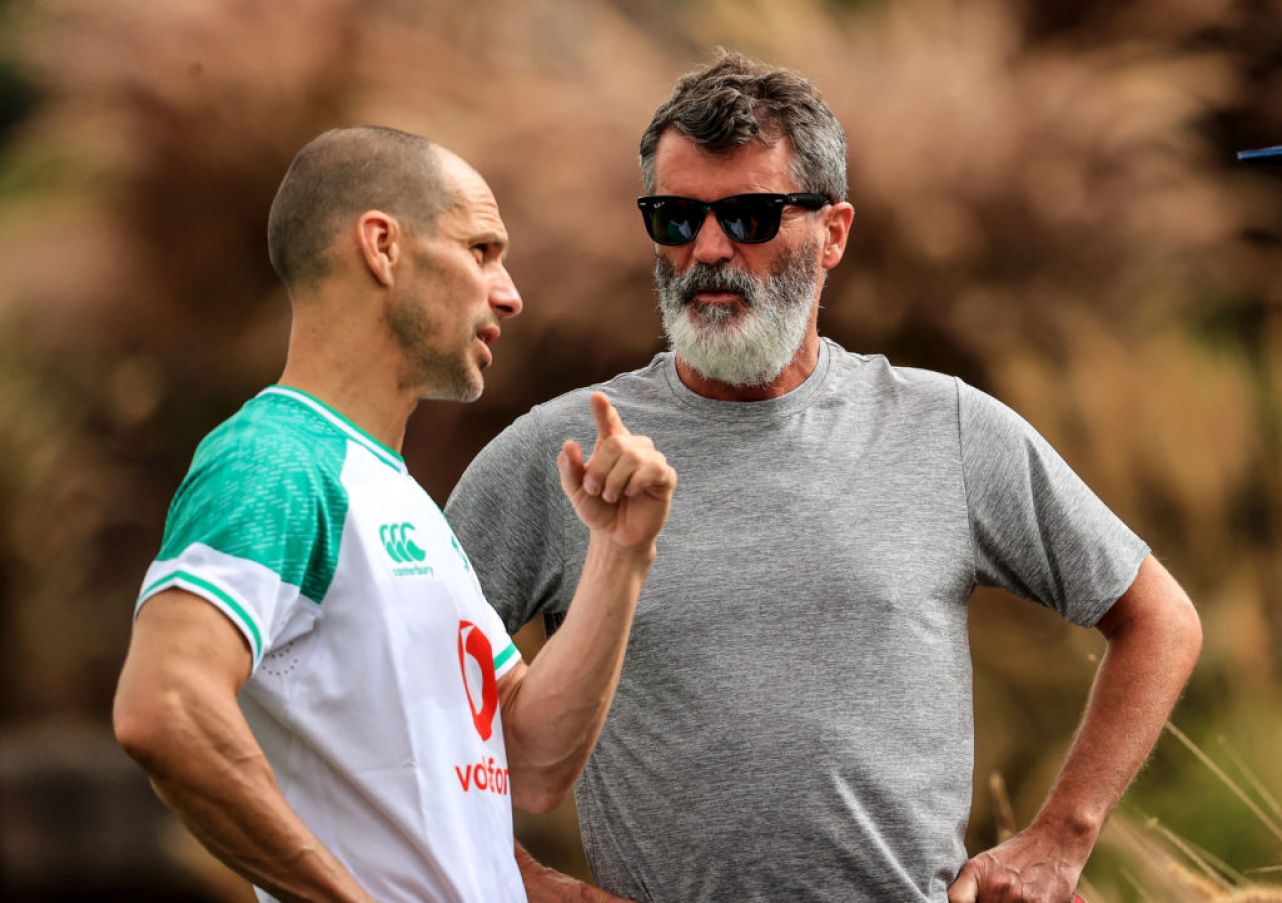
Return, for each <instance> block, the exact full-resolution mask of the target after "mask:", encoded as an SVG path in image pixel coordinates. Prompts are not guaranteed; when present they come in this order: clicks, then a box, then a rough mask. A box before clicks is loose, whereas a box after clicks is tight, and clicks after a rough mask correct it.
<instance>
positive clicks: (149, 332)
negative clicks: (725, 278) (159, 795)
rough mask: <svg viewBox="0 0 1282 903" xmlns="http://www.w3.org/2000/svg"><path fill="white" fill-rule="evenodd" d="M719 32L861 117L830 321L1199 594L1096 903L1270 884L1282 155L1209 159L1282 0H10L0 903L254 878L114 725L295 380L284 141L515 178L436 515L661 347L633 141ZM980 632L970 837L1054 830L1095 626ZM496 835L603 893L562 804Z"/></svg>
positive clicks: (411, 458) (1268, 85) (4, 159)
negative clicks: (136, 642) (358, 134)
mask: <svg viewBox="0 0 1282 903" xmlns="http://www.w3.org/2000/svg"><path fill="white" fill-rule="evenodd" d="M717 45H721V46H725V47H728V48H733V49H736V50H741V51H744V52H746V53H749V54H752V55H756V56H759V57H761V58H764V59H766V60H768V61H770V62H773V63H777V64H781V65H786V66H790V67H792V68H796V69H798V70H800V71H801V72H802V73H804V74H805V75H806V76H808V77H809V78H810V79H811V80H812V81H813V82H814V83H815V84H816V85H817V86H818V87H819V88H820V89H821V90H822V91H823V92H824V95H825V97H826V99H827V100H828V103H829V104H830V105H831V107H832V108H833V110H834V111H835V112H836V114H837V116H838V118H840V119H841V121H842V122H843V123H844V124H845V126H846V129H847V131H848V133H849V138H850V165H851V200H852V201H853V203H854V205H855V208H856V220H855V232H854V234H853V237H852V241H851V244H850V248H849V251H848V253H847V257H846V260H845V262H844V263H843V264H842V266H841V267H840V268H839V269H838V270H837V271H836V272H835V273H834V274H833V276H832V278H831V280H830V282H829V286H828V289H827V291H826V293H825V295H824V307H825V309H824V311H823V314H822V316H821V320H820V326H821V330H822V331H823V332H825V333H826V334H828V335H830V336H832V337H834V338H836V339H837V340H839V341H840V342H842V343H843V344H844V345H845V346H846V347H848V348H850V349H852V350H856V351H861V352H880V353H885V354H886V355H888V356H889V357H890V359H891V360H892V361H893V362H895V363H898V364H905V365H914V366H922V367H929V368H932V369H937V370H944V371H947V372H950V373H956V374H958V375H960V376H962V377H964V378H965V379H966V380H968V381H969V382H971V383H972V384H974V385H977V386H979V387H981V388H983V389H985V390H987V391H989V392H991V393H993V394H995V395H997V396H998V397H1000V398H1002V399H1003V400H1005V401H1006V402H1007V403H1009V404H1011V405H1012V406H1013V407H1015V408H1016V409H1017V410H1019V411H1020V412H1021V413H1022V414H1023V415H1024V416H1025V417H1026V418H1027V419H1029V420H1030V421H1031V422H1032V423H1033V424H1034V425H1035V426H1036V427H1038V428H1039V429H1040V430H1041V431H1042V432H1043V433H1044V434H1045V435H1046V436H1047V437H1048V438H1049V439H1050V440H1051V441H1052V442H1053V443H1054V444H1055V445H1056V446H1057V447H1058V448H1059V449H1060V451H1061V452H1062V453H1063V454H1064V456H1065V457H1066V458H1067V459H1068V461H1069V462H1070V464H1072V465H1073V466H1074V467H1075V468H1076V469H1077V470H1078V471H1079V472H1080V473H1081V474H1082V475H1083V476H1084V477H1085V478H1086V480H1087V481H1088V482H1089V483H1090V484H1091V485H1092V486H1093V487H1094V488H1095V489H1096V491H1097V492H1098V493H1099V494H1100V495H1101V496H1102V497H1103V498H1104V500H1105V501H1106V502H1107V503H1108V504H1109V505H1111V506H1112V507H1113V509H1114V510H1116V511H1117V512H1118V513H1119V514H1120V515H1121V516H1122V517H1123V518H1124V519H1125V520H1126V521H1127V522H1128V523H1130V524H1131V525H1132V526H1133V527H1134V528H1135V529H1136V530H1137V531H1138V532H1139V533H1140V534H1141V535H1143V536H1144V537H1145V538H1147V539H1148V541H1149V542H1150V543H1151V545H1152V546H1153V548H1154V551H1155V552H1156V553H1157V555H1158V556H1159V557H1161V558H1162V559H1163V560H1164V561H1165V563H1166V564H1167V566H1168V567H1169V568H1170V569H1171V571H1172V572H1173V573H1174V574H1175V575H1176V576H1177V578H1178V579H1180V580H1181V581H1182V583H1183V584H1184V586H1185V587H1186V588H1187V589H1188V591H1189V593H1190V595H1191V596H1192V597H1193V598H1194V600H1195V601H1196V602H1197V604H1198V607H1199V609H1200V611H1201V614H1202V618H1203V623H1204V627H1205V632H1206V647H1205V652H1204V653H1203V656H1202V660H1201V663H1200V665H1199V667H1198V670H1197V673H1196V675H1195V677H1194V679H1193V682H1192V684H1191V686H1190V688H1189V690H1188V692H1187V694H1186V698H1185V699H1184V701H1183V702H1182V703H1181V704H1180V706H1179V707H1178V708H1177V709H1176V712H1175V714H1174V715H1173V717H1172V721H1173V725H1172V728H1173V730H1170V731H1168V732H1167V733H1165V734H1164V735H1163V737H1162V739H1161V741H1160V742H1159V744H1158V747H1157V750H1156V752H1155V754H1154V756H1153V758H1152V761H1151V763H1150V764H1149V766H1148V768H1147V769H1146V771H1145V772H1144V773H1143V774H1141V776H1140V778H1139V780H1138V781H1137V783H1136V785H1135V786H1134V788H1133V789H1132V791H1131V793H1130V794H1129V795H1128V797H1127V799H1126V801H1125V802H1124V803H1123V805H1122V807H1121V809H1120V810H1119V812H1118V815H1117V816H1116V817H1115V818H1114V820H1113V822H1112V823H1111V826H1110V828H1109V829H1108V831H1107V833H1106V834H1105V837H1104V839H1103V842H1102V843H1101V846H1100V849H1099V850H1098V852H1097V854H1096V856H1095V857H1094V858H1093V859H1092V861H1091V864H1090V865H1089V867H1088V870H1087V879H1088V884H1087V885H1085V887H1087V888H1088V889H1089V891H1090V893H1088V897H1089V898H1090V899H1092V900H1093V901H1094V900H1133V899H1149V900H1185V899H1187V900H1202V899H1241V900H1245V899H1252V900H1263V899H1282V894H1279V895H1278V896H1274V894H1273V892H1269V891H1267V888H1268V887H1269V886H1270V885H1272V886H1273V887H1275V888H1276V887H1278V886H1279V885H1282V827H1279V825H1282V809H1280V808H1279V806H1278V804H1277V802H1276V800H1277V797H1279V796H1282V754H1279V750H1282V705H1280V703H1282V544H1280V543H1279V539H1280V538H1282V466H1280V465H1282V454H1280V453H1279V452H1280V450H1282V176H1280V175H1279V174H1282V168H1279V169H1275V170H1272V171H1270V170H1268V169H1261V168H1256V169H1247V168H1244V167H1242V166H1239V165H1237V164H1235V163H1234V160H1233V151H1234V150H1235V149H1238V148H1245V147H1258V146H1261V145H1267V144H1278V143H1282V4H1280V3H1278V2H1277V0H1122V2H1105V0H1073V2H1067V0H1026V2H1019V0H974V2H966V3H961V2H947V0H897V2H894V3H891V2H888V0H863V2H832V0H830V2H818V0H810V2H804V0H803V2H790V3H786V4H785V3H771V2H766V0H760V2H753V0H701V2H676V0H582V2H575V3H562V2H551V0H491V2H486V3H472V4H455V3H446V2H418V0H383V2H358V0H275V2H272V3H258V2H252V0H240V2H235V0H171V2H167V3H156V2H151V0H115V2H112V3H110V4H104V3H97V2H92V0H45V2H19V0H0V462H3V466H2V467H0V512H3V516H2V517H0V529H2V530H3V533H2V534H0V687H2V688H3V690H2V691H0V898H4V899H12V900H30V901H53V900H108V899H113V900H119V899H131V900H193V901H234V900H245V899H251V897H248V896H247V891H246V887H245V885H244V883H243V882H241V881H240V880H239V879H238V878H236V877H235V876H232V875H230V873H228V872H227V871H226V870H224V869H222V868H221V867H220V866H218V865H217V864H216V863H214V862H212V860H210V859H209V858H208V857H207V856H206V855H205V854H203V852H202V851H201V849H200V848H199V847H198V846H197V845H196V844H195V842H194V841H192V840H191V839H190V838H189V837H188V835H187V834H186V833H185V831H184V830H183V829H182V828H181V827H180V826H179V825H178V824H177V823H176V822H175V821H174V820H173V819H172V818H171V817H170V816H169V815H168V814H167V812H166V811H165V810H164V809H163V808H162V807H161V806H160V805H159V804H158V803H157V802H156V801H155V800H154V798H153V797H152V795H151V793H150V791H149V789H148V787H147V784H146V781H145V778H144V777H143V775H142V772H141V771H140V770H139V769H138V768H137V767H135V766H134V765H133V764H132V763H131V762H130V761H129V760H127V759H126V758H125V757H124V756H123V754H122V753H120V752H119V751H118V750H117V749H116V748H115V746H114V743H113V742H112V739H111V733H110V727H109V713H110V706H111V699H112V694H113V691H114V686H115V679H116V676H117V673H118V671H119V668H120V665H121V662H122V660H123V656H124V652H125V648H126V644H127V642H128V636H129V628H130V615H131V610H132V605H133V600H134V597H135V594H136V592H137V590H138V586H139V582H140V580H141V577H142V574H143V572H144V570H145V568H146V566H147V564H148V562H149V561H150V559H151V557H152V555H153V554H154V553H155V551H156V550H157V548H158V546H159V541H160V536H161V530H162V526H163V522H164V517H165V511H166V508H167V506H168V503H169V500H170V497H171V495H172V493H173V491H174V489H175V488H176V487H177V485H178V483H179V481H180V480H181V479H182V476H183V474H184V472H185V470H186V467H187V465H188V463H189V461H190V457H191V454H192V451H193V450H194V448H195V445H196V443H197V442H198V441H199V439H200V438H201V437H202V436H203V435H204V434H205V433H206V432H207V431H208V430H209V429H210V428H211V427H212V426H213V425H215V424H216V423H217V422H219V421H220V420H222V419H223V418H225V417H227V416H228V415H230V414H231V413H232V412H233V411H234V410H235V409H236V408H237V407H239V405H240V404H241V403H242V402H243V401H244V400H245V399H246V398H247V397H249V396H250V395H252V394H253V393H255V392H257V391H258V390H259V389H260V388H261V387H263V386H264V385H267V384H269V383H271V382H273V381H274V380H275V378H276V376H277V375H278V373H279V371H280V368H281V365H282V363H283V355H284V349H285V342H286V336H287V331H288V319H289V311H288V304H287V301H286V299H285V297H284V295H283V293H282V291H281V290H280V288H279V286H278V285H277V284H276V281H275V278H274V276H273V274H272V272H271V270H270V268H269V265H268V262H267V256H266V250H265V238H264V235H265V226H266V214H267V209H268V205H269V203H270V200H271V197H272V194H273V192H274V190H275V187H276V185H277V183H278V181H279V180H280V178H281V176H282V175H283V173H284V170H285V168H286V166H287V164H288V162H289V160H290V159H291V157H292V156H293V154H294V152H295V151H296V150H297V149H298V148H299V147H300V146H301V145H302V144H304V143H305V142H306V141H307V140H309V139H310V138H312V137H313V136H314V135H316V134H317V133H319V132H320V131H322V130H324V129H326V128H329V127H331V126H335V125H343V124H357V123H382V124H387V125H393V126H397V127H400V128H403V129H408V130H411V131H416V132H421V133H423V134H426V135H428V136H429V137H431V138H433V139H435V140H437V141H439V142H441V143H443V144H445V145H446V146H448V147H450V148H452V149H453V150H455V151H457V152H459V153H460V154H462V155H463V156H464V157H465V158H467V159H468V160H469V161H471V162H472V163H473V164H475V165H476V166H477V168H478V169H479V170H480V171H481V172H482V173H483V174H484V175H485V176H486V177H487V178H488V179H489V181H490V183H491V186H492V187H493V189H494V191H495V194H496V196H497V197H498V199H499V203H500V205H501V207H502V211H503V215H504V218H505V220H506V223H507V225H508V228H509V230H510V232H511V234H512V237H513V247H512V255H511V259H510V269H511V271H512V273H513V275H514V277H515V279H516V281H517V284H518V285H519V287H520V288H521V290H522V293H523V295H524V298H525V302H526V309H525V313H524V314H523V315H522V316H521V318H520V319H519V320H518V321H515V322H514V323H513V324H511V325H509V327H508V328H507V329H505V330H504V338H503V340H502V344H501V346H500V349H499V353H498V357H497V363H496V364H495V366H494V367H493V368H492V369H491V370H490V371H489V373H488V377H487V389H486V392H485V396H484V398H483V399H482V400H481V401H480V402H478V403H476V404H473V405H468V406H458V405H453V406H451V405H426V406H424V409H423V410H421V411H420V412H419V413H418V414H417V415H416V417H415V419H414V420H413V421H412V422H411V424H410V430H409V435H408V436H407V439H406V457H407V460H408V462H409V464H410V467H411V470H412V471H413V472H414V474H415V475H416V476H417V477H418V478H419V479H420V480H421V482H422V483H423V484H424V485H425V486H426V487H427V488H428V490H429V491H430V492H431V493H432V495H433V496H434V497H435V498H437V499H438V500H440V501H442V502H443V500H444V499H445V497H446V495H447V494H448V493H449V490H450V489H451V488H452V486H453V484H454V481H455V480H456V479H457V477H458V476H459V474H460V473H461V472H462V470H463V468H464V467H465V466H466V464H467V462H468V461H469V460H470V459H471V457H472V456H473V455H474V454H475V453H476V452H477V451H478V450H479V449H480V448H481V447H482V445H484V443H485V442H486V441H488V440H489V439H490V438H491V437H492V436H493V435H494V434H495V433H497V432H498V431H499V430H500V429H502V428H503V427H504V426H505V425H507V424H508V423H509V422H510V421H511V420H512V419H513V418H514V417H516V416H517V415H518V414H520V413H522V412H524V411H525V410H527V409H528V408H529V407H530V406H531V405H533V404H535V403H537V402H539V401H543V400H545V399H547V398H549V397H551V396H553V395H556V394H558V393H560V392H563V391H565V390H567V389H570V388H572V387H575V386H579V385H583V384H586V383H589V382H591V381H594V380H597V379H601V378H605V377H608V376H610V375H612V374H614V373H616V372H618V371H621V370H627V369H632V368H635V367H638V366H640V365H642V364H644V363H645V362H646V361H647V360H648V359H649V358H650V357H651V355H652V354H653V353H655V352H656V351H657V350H659V349H660V348H661V347H662V345H663V343H662V339H661V335H660V326H659V318H658V315H657V313H656V311H655V309H654V302H653V298H652V293H651V278H650V267H651V246H650V245H649V243H648V242H647V240H646V239H645V236H644V233H643V231H642V228H641V223H640V222H639V217H638V215H637V213H636V209H635V206H634V203H633V198H634V197H635V196H636V195H637V194H639V193H640V188H641V186H640V179H639V175H638V171H637V166H636V147H637V142H638V139H639V137H640V133H641V130H642V129H643V127H644V126H645V124H646V123H647V122H648V120H649V117H650V115H651V113H652V112H653V110H654V108H655V107H656V106H657V105H658V104H659V103H660V102H661V101H662V100H663V99H664V98H665V97H666V96H667V94H668V92H669V90H670V87H671V85H672V82H673V81H674V79H675V78H676V77H677V76H678V75H679V74H681V73H682V72H684V71H686V70H688V69H691V68H694V67H696V66H698V65H700V64H702V63H704V62H706V61H708V60H709V59H711V58H712V56H713V54H714V49H713V48H715V47H716V46H717ZM972 634H973V641H974V656H975V667H976V675H975V685H976V702H975V705H976V724H977V736H976V746H977V751H976V753H977V755H976V773H975V776H976V783H975V798H974V810H973V816H972V819H971V825H970V830H969V836H968V843H969V845H970V847H971V849H972V851H978V850H979V849H982V848H984V847H986V846H988V845H991V844H992V843H994V842H995V841H996V840H997V839H998V838H999V837H1002V836H1004V834H1005V833H1007V832H1009V831H1010V830H1012V829H1013V828H1014V827H1016V826H1019V825H1022V824H1024V823H1025V822H1026V821H1027V819H1028V818H1029V817H1031V815H1032V814H1033V813H1034V812H1035V810H1036V808H1037V805H1038V803H1039V801H1040V800H1041V798H1042V796H1043V794H1044V793H1045V791H1046V789H1047V788H1048V786H1049V783H1050V781H1051V779H1052V777H1053V775H1054V773H1055V771H1056V769H1057V767H1058V764H1059V760H1060V757H1061V756H1062V754H1063V752H1064V750H1065V748H1066V746H1067V743H1068V742H1069V739H1070V737H1071V733H1072V730H1073V727H1074V725H1075V723H1076V719H1077V715H1078V713H1079V711H1080V709H1081V706H1082V704H1083V701H1084V699H1085V694H1086V691H1087V688H1088V686H1089V682H1090V679H1091V676H1092V674H1093V671H1094V667H1095V664H1096V658H1095V657H1096V656H1097V655H1098V654H1099V653H1100V651H1101V649H1102V645H1101V643H1100V642H1099V640H1098V638H1097V637H1096V636H1095V635H1094V632H1092V631H1082V630H1077V629H1074V628H1071V627H1068V626H1066V625H1064V624H1062V623H1060V622H1059V621H1058V620H1057V619H1056V618H1055V617H1054V616H1052V615H1049V614H1048V613H1046V612H1044V611H1042V610H1040V609H1039V608H1037V607H1036V606H1032V605H1028V604H1027V603H1023V602H1019V601H1017V600H1014V599H1011V598H1010V597H1006V596H1002V595H1000V594H997V593H991V594H988V593H981V594H979V595H978V596H977V597H976V600H975V604H974V607H973V616H972ZM539 639H540V638H539V637H538V636H536V635H534V634H531V633H527V632H523V634H522V636H521V637H520V642H521V643H522V646H523V648H524V650H525V652H526V654H527V657H528V656H529V655H531V654H533V653H534V651H535V650H536V649H537V646H538V643H539ZM519 830H520V833H521V835H522V836H523V838H524V839H525V840H526V841H527V842H528V844H529V845H530V847H531V848H532V849H533V850H534V851H535V852H536V853H537V854H538V855H540V856H541V857H543V858H544V859H545V860H546V861H548V862H549V863H551V864H555V865H558V866H559V867H562V868H564V869H567V870H570V871H575V872H577V873H580V874H582V873H583V869H584V865H583V861H582V854H581V852H580V850H579V848H578V845H577V831H576V828H575V821H574V815H573V811H572V807H569V806H567V807H563V809H562V810H559V811H558V812H557V813H555V814H553V815H552V816H549V817H546V818H540V819H525V818H521V819H520V820H519ZM1252 894H1254V895H1252Z"/></svg>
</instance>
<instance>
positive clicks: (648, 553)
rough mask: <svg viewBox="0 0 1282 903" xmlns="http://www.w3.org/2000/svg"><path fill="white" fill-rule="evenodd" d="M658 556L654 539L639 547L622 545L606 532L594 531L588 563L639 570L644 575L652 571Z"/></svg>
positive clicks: (589, 545) (590, 542)
mask: <svg viewBox="0 0 1282 903" xmlns="http://www.w3.org/2000/svg"><path fill="white" fill-rule="evenodd" d="M657 556H658V549H657V548H656V545H655V541H654V540H653V539H651V540H650V541H649V542H645V543H640V544H638V545H622V544H620V543H617V542H615V541H614V540H613V539H611V538H610V536H609V534H607V533H606V532H605V531H598V530H592V531H591V532H590V533H589V538H588V555H587V557H588V561H590V562H594V563H595V564H597V565H598V566H601V567H605V568H607V569H614V568H626V569H631V570H639V571H640V572H641V573H642V574H644V573H646V572H647V571H649V570H650V566H651V565H652V564H654V560H655V558H656V557H657Z"/></svg>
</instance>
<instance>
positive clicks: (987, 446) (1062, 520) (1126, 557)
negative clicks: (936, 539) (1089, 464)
mask: <svg viewBox="0 0 1282 903" xmlns="http://www.w3.org/2000/svg"><path fill="white" fill-rule="evenodd" d="M957 386H958V418H959V430H960V441H961V454H962V472H963V476H964V479H965V485H966V498H967V508H968V511H969V515H970V524H971V535H972V538H973V540H974V546H975V580H976V582H977V583H979V584H982V585H985V586H996V587H1000V588H1002V589H1005V590H1007V591H1009V592H1011V593H1014V594H1016V595H1018V596H1022V597H1023V598H1025V599H1030V600H1033V601H1035V602H1038V603H1040V604H1042V605H1045V606H1046V607H1048V608H1053V609H1054V610H1056V611H1058V612H1059V613H1060V614H1061V615H1062V616H1063V617H1064V618H1066V619H1067V620H1069V621H1071V622H1073V623H1075V624H1080V625H1082V626H1092V625H1094V624H1095V623H1096V622H1097V621H1098V620H1099V619H1100V618H1101V617H1103V615H1104V613H1105V612H1107V611H1108V609H1109V608H1110V607H1112V604H1113V603H1114V602H1115V601H1116V600H1117V599H1118V597H1119V596H1121V595H1122V593H1124V592H1125V591H1126V590H1127V589H1128V588H1129V587H1130V585H1131V583H1132V582H1133V581H1134V579H1135V575H1136V574H1137V573H1138V571H1139V566H1140V564H1141V563H1142V562H1143V561H1144V559H1145V558H1146V557H1147V556H1148V554H1149V547H1148V546H1147V545H1146V544H1145V543H1144V541H1143V540H1141V539H1140V538H1139V537H1138V536H1136V535H1135V534H1134V533H1133V532H1131V530H1130V529H1129V528H1127V526H1126V525H1125V524H1124V523H1122V521H1121V520H1119V519H1118V517H1117V516H1116V515H1114V514H1113V512H1112V511H1110V510H1109V509H1108V507H1107V506H1105V504H1104V503H1103V502H1101V501H1100V500H1099V498H1098V497H1097V496H1096V495H1095V494H1094V493H1093V492H1091V490H1090V489H1089V488H1088V487H1087V486H1086V484H1085V483H1084V482H1082V480H1081V478H1080V477H1078V476H1077V474H1076V473H1074V472H1073V471H1072V469H1071V468H1070V467H1069V466H1068V465H1067V464H1066V463H1065V462H1064V459H1063V458H1061V457H1060V456H1059V455H1058V454H1057V453H1056V452H1055V450H1054V449H1053V448H1051V446H1050V444H1049V443H1048V442H1047V441H1046V440H1045V439H1043V438H1042V437H1041V435H1039V434H1038V432H1037V431H1036V430H1034V429H1033V428H1032V427H1031V426H1030V425H1029V424H1028V423H1027V422H1026V421H1024V419H1023V418H1021V417H1020V416H1019V415H1018V414H1016V413H1015V412H1014V411H1012V410H1011V409H1010V408H1008V407H1006V406H1005V405H1003V404H1002V403H1001V402H999V401H997V400H996V399H994V398H992V397H991V396H989V395H986V394H984V393H983V392H980V391H979V390H978V389H974V388H972V387H971V386H968V385H966V384H965V383H963V382H961V381H960V380H958V383H957Z"/></svg>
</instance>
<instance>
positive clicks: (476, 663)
mask: <svg viewBox="0 0 1282 903" xmlns="http://www.w3.org/2000/svg"><path fill="white" fill-rule="evenodd" d="M458 666H459V671H460V672H462V675H463V692H464V693H466V694H467V707H468V709H469V710H471V712H472V724H474V725H476V732H477V733H478V734H480V735H481V739H482V740H488V739H490V735H491V734H493V733H494V715H495V713H496V712H497V711H498V710H499V685H498V681H497V680H496V679H495V677H494V650H493V649H491V648H490V641H489V640H487V639H486V638H485V633H484V632H483V631H482V630H481V629H480V628H479V627H477V626H476V625H475V624H473V623H472V622H471V621H459V622H458ZM478 703H479V704H478Z"/></svg>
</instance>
